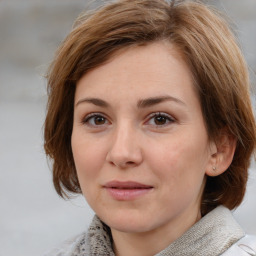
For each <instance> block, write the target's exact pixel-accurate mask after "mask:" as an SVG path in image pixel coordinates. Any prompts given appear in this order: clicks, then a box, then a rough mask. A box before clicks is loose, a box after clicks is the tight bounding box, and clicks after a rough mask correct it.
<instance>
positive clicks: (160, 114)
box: [146, 112, 175, 127]
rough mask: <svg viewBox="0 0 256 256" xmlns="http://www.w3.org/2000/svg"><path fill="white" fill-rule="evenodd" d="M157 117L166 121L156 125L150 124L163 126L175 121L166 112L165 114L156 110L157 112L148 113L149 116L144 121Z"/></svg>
mask: <svg viewBox="0 0 256 256" xmlns="http://www.w3.org/2000/svg"><path fill="white" fill-rule="evenodd" d="M157 117H161V118H165V120H166V122H167V123H164V124H159V125H157V124H152V126H156V127H164V126H167V125H168V124H170V123H173V122H175V119H174V118H173V117H172V116H170V115H168V114H166V113H163V112H157V113H152V114H150V115H149V118H148V119H147V120H148V121H147V122H146V123H149V122H150V120H152V119H154V118H157Z"/></svg>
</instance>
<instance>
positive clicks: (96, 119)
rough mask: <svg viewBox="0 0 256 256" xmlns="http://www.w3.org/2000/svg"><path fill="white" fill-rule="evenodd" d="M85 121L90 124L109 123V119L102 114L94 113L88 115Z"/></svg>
mask: <svg viewBox="0 0 256 256" xmlns="http://www.w3.org/2000/svg"><path fill="white" fill-rule="evenodd" d="M83 123H84V124H86V125H89V126H101V125H105V124H107V123H108V120H107V119H106V118H105V117H104V116H102V115H99V114H92V115H89V116H87V117H86V118H85V120H84V121H83Z"/></svg>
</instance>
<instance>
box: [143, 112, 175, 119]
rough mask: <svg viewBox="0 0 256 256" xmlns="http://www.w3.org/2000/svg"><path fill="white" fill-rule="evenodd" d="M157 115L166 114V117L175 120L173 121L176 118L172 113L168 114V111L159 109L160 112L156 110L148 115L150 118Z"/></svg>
mask: <svg viewBox="0 0 256 256" xmlns="http://www.w3.org/2000/svg"><path fill="white" fill-rule="evenodd" d="M155 116H165V117H168V118H170V119H171V120H173V121H174V120H175V118H174V117H173V116H172V115H170V114H167V113H165V112H161V111H159V112H154V113H151V114H149V115H148V119H150V118H153V117H155Z"/></svg>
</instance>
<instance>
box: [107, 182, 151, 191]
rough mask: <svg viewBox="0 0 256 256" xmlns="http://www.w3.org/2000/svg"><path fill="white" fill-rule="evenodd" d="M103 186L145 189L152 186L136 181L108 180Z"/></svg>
mask: <svg viewBox="0 0 256 256" xmlns="http://www.w3.org/2000/svg"><path fill="white" fill-rule="evenodd" d="M104 187H105V188H117V189H136V188H137V189H143V188H144V189H147V188H153V186H150V185H146V184H142V183H139V182H136V181H115V180H114V181H110V182H107V183H106V184H105V185H104Z"/></svg>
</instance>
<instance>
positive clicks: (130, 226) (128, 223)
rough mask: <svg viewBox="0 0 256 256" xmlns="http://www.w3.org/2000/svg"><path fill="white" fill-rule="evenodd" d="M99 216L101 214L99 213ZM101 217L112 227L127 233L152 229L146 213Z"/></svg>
mask: <svg viewBox="0 0 256 256" xmlns="http://www.w3.org/2000/svg"><path fill="white" fill-rule="evenodd" d="M98 216H99V215H98ZM99 218H100V219H101V220H102V221H103V222H104V223H105V224H107V225H108V226H109V227H110V228H111V229H115V230H118V231H120V232H125V233H143V232H148V231H150V230H152V227H151V225H149V224H152V223H151V222H152V218H151V222H150V221H149V220H147V218H145V215H142V216H134V215H131V214H129V213H125V214H122V215H121V216H118V215H114V214H113V215H112V216H99Z"/></svg>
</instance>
